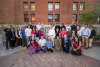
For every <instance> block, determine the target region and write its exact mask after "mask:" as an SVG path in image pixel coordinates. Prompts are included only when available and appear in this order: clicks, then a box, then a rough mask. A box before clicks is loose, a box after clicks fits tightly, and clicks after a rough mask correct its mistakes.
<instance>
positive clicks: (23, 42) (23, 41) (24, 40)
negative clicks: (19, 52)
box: [22, 38, 26, 46]
mask: <svg viewBox="0 0 100 67" xmlns="http://www.w3.org/2000/svg"><path fill="white" fill-rule="evenodd" d="M22 46H26V38H22Z"/></svg>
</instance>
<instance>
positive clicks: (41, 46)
mask: <svg viewBox="0 0 100 67" xmlns="http://www.w3.org/2000/svg"><path fill="white" fill-rule="evenodd" d="M38 44H39V47H38V50H39V51H43V52H44V53H46V41H45V39H44V38H43V36H41V39H40V40H39V43H38Z"/></svg>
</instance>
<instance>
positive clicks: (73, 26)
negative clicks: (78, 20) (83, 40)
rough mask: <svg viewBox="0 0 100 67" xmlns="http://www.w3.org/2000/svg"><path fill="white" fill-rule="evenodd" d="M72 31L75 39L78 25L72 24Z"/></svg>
mask: <svg viewBox="0 0 100 67" xmlns="http://www.w3.org/2000/svg"><path fill="white" fill-rule="evenodd" d="M71 31H72V32H73V33H72V35H73V37H75V31H76V25H75V24H74V22H72V25H71ZM72 39H73V38H72Z"/></svg>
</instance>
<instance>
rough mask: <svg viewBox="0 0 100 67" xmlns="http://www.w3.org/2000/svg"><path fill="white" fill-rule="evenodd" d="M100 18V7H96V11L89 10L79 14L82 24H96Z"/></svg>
mask: <svg viewBox="0 0 100 67" xmlns="http://www.w3.org/2000/svg"><path fill="white" fill-rule="evenodd" d="M99 16H100V5H99V6H96V7H95V8H94V10H92V11H88V10H87V9H86V10H84V11H83V12H80V13H79V18H80V23H84V24H94V23H96V22H97V19H98V17H99Z"/></svg>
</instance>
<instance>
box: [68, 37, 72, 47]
mask: <svg viewBox="0 0 100 67" xmlns="http://www.w3.org/2000/svg"><path fill="white" fill-rule="evenodd" d="M68 40H69V41H70V46H71V44H72V38H71V37H69V38H68Z"/></svg>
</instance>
